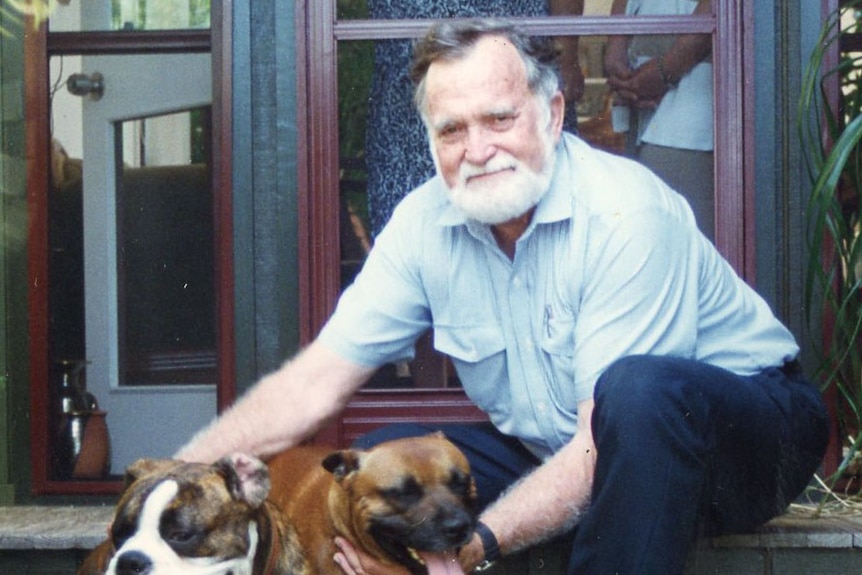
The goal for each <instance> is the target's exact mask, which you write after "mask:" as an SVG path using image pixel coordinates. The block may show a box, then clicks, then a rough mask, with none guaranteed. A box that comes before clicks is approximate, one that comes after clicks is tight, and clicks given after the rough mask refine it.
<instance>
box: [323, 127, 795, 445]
mask: <svg viewBox="0 0 862 575" xmlns="http://www.w3.org/2000/svg"><path fill="white" fill-rule="evenodd" d="M428 327H433V328H434V347H435V348H436V349H438V350H439V351H441V352H442V353H445V354H447V355H449V356H450V357H451V358H452V361H453V363H454V365H455V367H456V369H457V371H458V375H459V376H460V378H461V381H462V383H463V385H464V389H465V391H466V393H467V395H468V396H469V397H470V398H471V399H472V400H473V401H474V402H475V403H476V404H477V405H478V406H479V407H480V408H481V409H483V410H484V411H485V412H487V414H488V415H489V417H490V419H491V421H492V422H493V423H494V424H495V425H496V426H497V427H498V428H499V429H500V430H501V431H502V432H504V433H507V434H511V435H514V436H517V437H519V438H521V440H522V441H523V442H524V443H525V444H526V445H527V446H528V447H530V448H531V449H532V450H533V451H534V452H535V453H537V454H539V455H540V456H544V455H548V454H550V453H552V452H554V451H556V450H558V449H560V447H562V446H563V445H565V444H566V443H567V442H568V441H569V440H570V439H571V438H572V436H573V434H574V433H575V431H576V426H577V404H578V402H580V401H582V400H585V399H589V398H591V397H592V392H593V387H594V385H595V383H596V380H597V379H598V377H599V376H600V375H601V373H602V372H603V371H604V370H605V368H607V367H608V365H609V364H611V363H612V362H613V361H614V360H616V359H618V358H621V357H624V356H627V355H632V354H661V355H670V356H677V357H686V358H694V359H698V360H701V361H705V362H708V363H711V364H715V365H718V366H721V367H724V368H727V369H729V370H731V371H734V372H736V373H739V374H753V373H756V372H758V371H760V370H762V369H764V368H766V367H770V366H776V365H781V364H782V363H783V362H784V361H785V360H789V359H792V358H794V357H795V356H796V355H797V353H798V347H797V345H796V343H795V341H794V339H793V336H792V335H791V334H790V332H789V331H788V330H787V329H786V328H785V327H784V326H783V325H781V323H780V322H779V321H778V320H776V319H775V317H774V316H773V314H772V312H771V311H770V309H769V307H768V306H767V304H766V303H765V302H764V301H763V299H761V298H760V297H759V296H758V295H757V294H756V293H755V292H754V291H753V290H752V289H751V288H750V287H749V286H748V285H747V284H745V283H744V282H743V281H742V280H741V279H739V277H738V276H737V275H736V274H735V273H734V271H733V269H732V268H731V267H730V265H729V264H728V263H727V262H726V261H725V260H724V259H723V258H722V257H721V256H720V255H719V253H718V252H717V251H716V249H715V248H714V247H713V245H712V244H711V243H710V242H709V241H708V240H707V239H706V238H705V237H704V236H703V235H702V234H701V233H700V232H699V231H698V230H697V227H696V224H695V221H694V217H693V215H692V213H691V209H690V208H689V207H688V204H687V203H686V202H685V200H684V199H683V198H682V197H681V196H680V195H678V194H677V193H675V192H673V191H672V190H671V189H670V188H668V187H667V186H666V185H665V184H664V183H663V182H662V181H661V180H659V179H658V178H657V177H656V176H654V175H653V174H652V173H651V172H649V171H648V170H646V169H645V168H643V167H642V166H641V165H639V164H637V163H635V162H633V161H631V160H627V159H625V158H621V157H617V156H613V155H610V154H607V153H604V152H601V151H598V150H595V149H593V148H591V147H589V146H588V145H587V144H585V143H584V142H582V141H581V140H580V139H578V138H577V137H575V136H572V135H568V134H564V136H563V140H562V142H561V144H560V145H559V146H558V147H557V152H556V165H555V174H554V178H553V181H552V183H551V189H550V190H549V191H548V193H547V194H546V195H545V197H544V198H543V199H542V200H541V202H540V203H539V205H538V206H537V208H536V212H535V214H534V217H533V218H532V222H531V224H530V226H529V227H528V229H527V230H526V232H525V233H524V234H523V236H522V237H521V238H520V239H519V240H518V243H517V246H516V252H515V256H514V260H510V259H509V258H508V257H507V256H506V255H505V254H504V253H503V252H502V251H501V250H500V249H499V247H498V246H497V244H496V242H495V241H494V238H493V236H492V234H491V231H490V229H489V228H488V227H487V226H484V225H480V224H477V223H476V222H474V221H467V220H465V219H464V217H463V216H462V215H461V214H460V212H458V211H457V210H456V209H455V208H454V207H452V206H451V205H450V204H449V202H448V200H447V195H446V189H445V186H444V184H443V182H442V180H441V179H440V178H439V177H435V178H434V179H432V180H430V181H428V182H427V183H425V184H424V185H423V186H421V187H419V188H418V189H416V190H414V191H413V192H412V193H411V194H409V195H408V196H407V197H406V198H405V199H404V200H403V201H402V202H401V204H400V205H399V206H398V208H397V209H396V211H395V213H394V214H393V216H392V219H391V220H390V222H389V224H388V225H387V226H386V228H385V229H384V231H383V232H382V233H381V234H380V235H379V236H378V238H377V240H376V242H375V245H374V248H373V249H372V251H371V254H370V255H369V257H368V260H367V261H366V263H365V265H364V267H363V269H362V271H361V273H360V274H359V276H358V277H357V279H356V281H355V282H354V284H353V285H351V286H350V287H349V288H348V289H347V290H346V291H345V293H344V294H343V295H342V297H341V299H340V301H339V304H338V307H337V309H336V311H335V313H334V315H333V317H332V318H331V319H330V321H329V322H328V323H327V325H326V326H325V327H324V329H323V331H322V333H321V335H320V338H321V341H322V342H323V343H324V344H325V345H327V346H328V347H330V348H331V349H333V350H334V351H335V352H336V353H338V354H339V355H341V356H342V357H345V358H346V359H349V360H352V361H354V362H356V363H359V364H363V365H372V366H377V365H383V364H385V363H389V362H393V361H398V360H402V359H406V358H409V357H411V356H412V353H413V344H414V341H415V339H416V338H417V337H418V336H419V335H420V334H421V333H423V332H424V331H425V330H426V329H427V328H428Z"/></svg>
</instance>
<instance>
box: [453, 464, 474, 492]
mask: <svg viewBox="0 0 862 575" xmlns="http://www.w3.org/2000/svg"><path fill="white" fill-rule="evenodd" d="M470 488H471V482H470V476H469V475H468V474H466V473H464V472H463V471H461V470H460V469H455V470H454V471H453V472H452V477H450V478H449V490H450V491H451V492H452V493H455V494H458V495H461V496H464V497H466V496H468V495H469V494H470Z"/></svg>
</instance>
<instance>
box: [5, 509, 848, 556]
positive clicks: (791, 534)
mask: <svg viewBox="0 0 862 575" xmlns="http://www.w3.org/2000/svg"><path fill="white" fill-rule="evenodd" d="M112 514H113V507H110V506H99V507H97V506H63V507H57V506H51V507H49V506H11V507H0V550H4V549H5V550H16V549H17V550H23V549H55V550H61V549H92V548H93V547H95V546H96V545H98V544H99V543H101V542H102V541H103V540H104V539H105V537H106V535H107V533H106V531H107V528H108V525H109V523H110V521H111V516H112ZM700 546H701V548H703V547H704V546H705V547H712V548H715V549H764V548H770V549H780V548H784V549H787V548H790V549H842V548H844V549H862V516H860V515H852V514H848V515H834V516H822V517H817V518H814V517H811V516H809V515H806V514H803V513H788V514H785V515H782V516H780V517H777V518H775V519H773V520H772V521H770V522H769V523H767V524H766V525H764V526H763V527H761V528H759V529H758V530H757V531H756V532H755V533H750V534H743V535H728V536H724V537H716V538H713V539H710V540H708V542H707V541H703V542H701V544H700Z"/></svg>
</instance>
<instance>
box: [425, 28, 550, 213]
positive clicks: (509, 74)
mask: <svg viewBox="0 0 862 575" xmlns="http://www.w3.org/2000/svg"><path fill="white" fill-rule="evenodd" d="M425 91H426V102H427V121H428V125H429V133H430V140H431V149H432V154H433V156H434V159H435V163H436V165H437V170H438V172H439V173H440V175H441V176H442V177H443V179H444V181H445V182H446V184H447V186H448V187H449V188H450V198H451V199H452V201H453V203H454V204H455V205H456V206H457V207H459V208H460V209H462V211H464V212H465V213H466V215H467V216H468V217H472V218H474V219H478V220H480V221H484V222H486V223H490V224H497V223H502V222H504V221H508V220H511V219H513V218H515V217H517V216H520V215H522V214H524V213H526V212H527V211H528V210H529V209H530V208H531V207H532V206H534V205H535V204H536V203H537V202H538V200H539V199H540V198H541V196H542V194H544V192H545V191H546V190H547V188H548V185H549V183H550V178H551V171H552V167H553V166H552V158H553V149H554V145H555V144H556V142H557V141H558V140H559V137H560V131H561V128H562V114H563V98H562V95H561V94H557V95H556V96H555V97H554V98H553V99H552V101H551V103H550V106H548V105H547V104H545V103H543V102H540V101H539V99H538V98H537V97H536V95H534V94H533V93H532V92H530V89H529V87H528V85H527V74H526V69H525V66H524V63H523V61H522V60H521V58H520V56H519V55H518V52H517V51H516V49H515V48H514V47H513V46H512V45H511V44H510V43H509V42H508V41H506V40H505V39H504V38H501V37H497V36H489V37H486V38H483V39H481V40H479V41H478V42H477V44H476V45H475V47H474V48H473V50H472V51H471V52H470V53H469V54H468V55H467V56H466V57H465V58H462V59H459V60H454V61H448V62H447V61H440V62H435V63H434V64H432V65H431V66H430V68H429V69H428V74H427V76H426V80H425Z"/></svg>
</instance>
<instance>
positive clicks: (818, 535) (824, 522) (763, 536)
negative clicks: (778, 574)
mask: <svg viewBox="0 0 862 575" xmlns="http://www.w3.org/2000/svg"><path fill="white" fill-rule="evenodd" d="M710 543H711V546H712V547H714V548H717V549H727V548H761V549H765V548H770V549H782V548H783V549H786V548H792V549H842V548H846V549H853V548H855V549H862V516H860V515H858V514H847V515H823V516H820V517H813V516H811V515H808V514H805V513H794V512H791V513H787V514H785V515H781V516H780V517H776V518H775V519H773V520H772V521H770V522H769V523H767V524H766V525H763V526H762V527H760V528H759V529H758V530H757V531H756V532H754V533H748V534H742V535H726V536H724V537H716V538H714V539H712V540H711V541H710Z"/></svg>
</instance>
